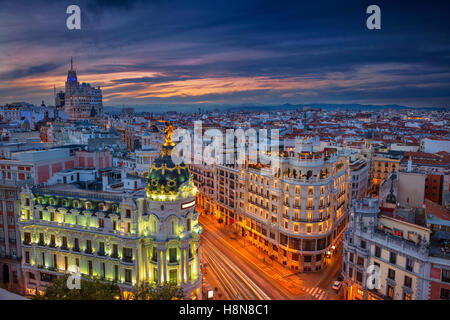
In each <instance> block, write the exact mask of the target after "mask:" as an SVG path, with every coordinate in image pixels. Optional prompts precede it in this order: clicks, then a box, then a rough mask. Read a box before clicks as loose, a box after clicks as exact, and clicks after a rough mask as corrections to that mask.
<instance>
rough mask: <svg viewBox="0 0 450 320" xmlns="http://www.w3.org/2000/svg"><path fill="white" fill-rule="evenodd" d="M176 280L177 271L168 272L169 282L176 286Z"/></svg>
mask: <svg viewBox="0 0 450 320" xmlns="http://www.w3.org/2000/svg"><path fill="white" fill-rule="evenodd" d="M177 278H178V275H177V270H176V269H175V270H170V271H169V282H170V283H174V284H176V283H177V280H178V279H177Z"/></svg>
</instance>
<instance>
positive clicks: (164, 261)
mask: <svg viewBox="0 0 450 320" xmlns="http://www.w3.org/2000/svg"><path fill="white" fill-rule="evenodd" d="M163 263H164V282H167V248H164V249H163Z"/></svg>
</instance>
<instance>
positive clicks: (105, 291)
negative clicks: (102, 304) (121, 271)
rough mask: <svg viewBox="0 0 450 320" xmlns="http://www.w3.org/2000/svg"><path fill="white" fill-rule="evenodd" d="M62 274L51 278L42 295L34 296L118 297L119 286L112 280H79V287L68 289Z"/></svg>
mask: <svg viewBox="0 0 450 320" xmlns="http://www.w3.org/2000/svg"><path fill="white" fill-rule="evenodd" d="M68 277H69V275H64V276H62V277H59V278H57V279H55V280H53V281H52V282H51V283H50V285H49V286H48V287H47V289H46V290H45V293H44V295H42V296H40V297H36V299H42V300H114V299H117V297H120V289H119V286H118V285H117V284H115V283H113V282H104V281H100V280H99V279H94V280H81V284H80V289H69V288H68V287H67V278H68Z"/></svg>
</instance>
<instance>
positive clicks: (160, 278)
mask: <svg viewBox="0 0 450 320" xmlns="http://www.w3.org/2000/svg"><path fill="white" fill-rule="evenodd" d="M166 131H167V130H166ZM166 133H167V136H166V142H165V143H164V145H163V147H162V150H161V152H160V155H159V157H158V158H157V159H156V160H155V162H154V163H153V164H152V166H151V168H150V170H149V174H148V177H147V181H148V184H147V188H146V190H140V191H136V192H134V193H125V192H123V191H121V192H105V191H94V190H89V191H87V190H82V189H79V188H78V187H76V186H75V185H70V184H56V185H53V186H46V187H33V188H31V189H29V188H26V189H23V191H22V192H21V195H20V201H21V213H20V220H19V229H20V236H21V240H22V242H23V245H22V257H23V259H22V270H23V273H24V277H25V279H24V282H25V284H26V288H25V289H26V292H27V293H28V294H36V293H37V292H39V293H43V292H44V290H45V288H46V287H47V286H48V283H49V282H50V281H51V280H52V279H54V278H55V277H58V276H61V275H64V274H66V273H74V272H79V273H80V274H81V277H82V278H84V279H94V278H100V279H102V280H106V281H115V282H117V283H118V285H119V287H120V288H121V290H122V292H123V293H124V295H127V292H132V291H133V290H134V289H135V288H136V287H137V286H139V285H141V284H142V283H157V284H161V283H166V282H170V283H174V284H177V285H179V286H181V287H182V288H183V291H184V294H185V298H187V299H200V298H201V283H202V274H201V272H200V247H199V245H200V235H201V233H202V227H201V226H200V225H199V224H198V212H197V211H196V210H195V197H196V193H197V189H196V187H195V186H194V184H193V181H192V176H191V173H190V171H189V168H188V167H187V166H186V165H185V164H184V163H181V164H175V163H174V162H173V161H172V159H171V152H172V149H173V147H174V144H173V142H172V141H171V139H170V133H171V132H166ZM99 190H102V188H100V189H99Z"/></svg>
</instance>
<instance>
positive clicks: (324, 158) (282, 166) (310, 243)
mask: <svg viewBox="0 0 450 320" xmlns="http://www.w3.org/2000/svg"><path fill="white" fill-rule="evenodd" d="M192 167H193V171H194V176H195V181H196V184H197V186H198V187H199V189H200V195H198V197H197V198H198V202H197V205H198V206H200V207H201V210H203V212H204V213H205V214H212V215H214V216H215V217H216V218H217V219H218V220H219V221H220V222H224V224H235V225H236V227H237V229H238V233H239V234H240V235H241V236H243V237H246V238H247V239H248V240H249V241H250V242H251V243H253V244H254V245H255V246H257V247H258V248H259V249H260V250H261V251H262V252H264V253H265V254H267V255H268V256H270V257H272V258H273V259H275V260H277V261H279V262H280V263H283V264H286V265H287V266H288V267H289V268H290V269H292V270H299V271H304V272H314V271H318V270H320V269H322V268H323V267H324V266H325V264H326V263H327V258H328V257H330V255H331V254H333V253H334V252H335V250H336V249H337V248H338V246H339V245H340V243H341V241H342V236H343V231H344V230H345V227H346V224H347V222H348V215H347V213H348V210H347V208H348V205H349V190H348V183H349V175H350V170H349V156H348V155H345V154H344V153H343V152H342V153H340V152H339V151H337V150H336V149H326V150H324V151H321V152H313V147H312V144H311V143H310V141H309V140H304V141H303V140H298V141H297V143H296V147H295V151H286V152H285V153H284V154H283V156H282V157H280V160H279V161H278V163H273V164H272V165H271V166H269V165H262V164H260V163H254V164H253V163H246V165H245V166H243V167H240V166H234V165H216V166H204V165H203V166H201V165H192ZM211 193H213V194H211Z"/></svg>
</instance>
